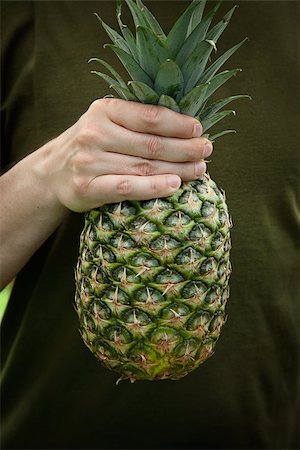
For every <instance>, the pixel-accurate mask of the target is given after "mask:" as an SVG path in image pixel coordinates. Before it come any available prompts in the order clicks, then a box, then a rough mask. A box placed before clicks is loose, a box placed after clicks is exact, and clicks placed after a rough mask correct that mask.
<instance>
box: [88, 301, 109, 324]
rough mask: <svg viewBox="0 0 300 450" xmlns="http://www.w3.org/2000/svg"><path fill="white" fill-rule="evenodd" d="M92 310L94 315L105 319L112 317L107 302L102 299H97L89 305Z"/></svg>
mask: <svg viewBox="0 0 300 450" xmlns="http://www.w3.org/2000/svg"><path fill="white" fill-rule="evenodd" d="M89 310H90V312H91V313H92V314H93V315H94V317H95V318H96V319H97V318H101V319H104V320H108V319H109V318H110V317H111V310H110V308H109V306H107V304H106V303H105V302H103V301H101V300H98V299H95V300H94V301H93V302H92V303H91V304H90V305H89Z"/></svg>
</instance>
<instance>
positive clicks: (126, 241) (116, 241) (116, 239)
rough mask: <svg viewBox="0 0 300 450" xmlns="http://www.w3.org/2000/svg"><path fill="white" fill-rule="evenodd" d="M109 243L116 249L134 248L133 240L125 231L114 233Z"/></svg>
mask: <svg viewBox="0 0 300 450" xmlns="http://www.w3.org/2000/svg"><path fill="white" fill-rule="evenodd" d="M111 243H112V245H113V246H114V247H115V248H117V249H118V250H122V249H130V248H135V242H134V240H133V239H131V237H130V236H128V234H125V233H116V234H115V235H114V236H113V237H112V238H111Z"/></svg>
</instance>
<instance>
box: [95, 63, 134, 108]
mask: <svg viewBox="0 0 300 450" xmlns="http://www.w3.org/2000/svg"><path fill="white" fill-rule="evenodd" d="M91 73H93V74H95V75H97V76H98V77H100V78H102V79H103V80H104V81H106V83H108V85H109V87H110V88H112V89H114V90H115V91H116V92H117V94H118V95H120V97H121V98H123V99H124V100H133V101H135V100H137V98H136V97H135V96H134V95H133V94H132V93H131V92H130V90H129V89H128V88H127V86H126V85H125V86H124V85H123V84H122V85H121V84H119V83H118V82H117V81H116V80H114V79H113V78H112V77H110V76H109V75H107V74H106V73H102V72H97V71H96V70H92V71H91Z"/></svg>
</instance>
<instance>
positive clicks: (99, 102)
mask: <svg viewBox="0 0 300 450" xmlns="http://www.w3.org/2000/svg"><path fill="white" fill-rule="evenodd" d="M115 100H116V99H115V98H109V97H108V98H97V99H96V100H94V101H93V102H92V103H91V104H90V107H89V109H90V110H94V111H95V110H96V111H99V110H102V109H103V108H104V109H105V108H106V107H107V106H109V105H111V103H112V102H114V101H115Z"/></svg>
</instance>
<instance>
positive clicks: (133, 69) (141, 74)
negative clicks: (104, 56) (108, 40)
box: [106, 44, 153, 87]
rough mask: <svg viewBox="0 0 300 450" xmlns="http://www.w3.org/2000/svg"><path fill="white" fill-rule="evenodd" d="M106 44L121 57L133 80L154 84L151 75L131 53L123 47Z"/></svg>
mask: <svg viewBox="0 0 300 450" xmlns="http://www.w3.org/2000/svg"><path fill="white" fill-rule="evenodd" d="M106 46H107V47H110V48H111V49H112V50H113V51H114V52H115V54H116V55H117V57H118V58H119V60H120V61H121V63H122V64H123V66H124V67H125V69H126V70H127V72H128V73H129V75H130V77H131V78H132V79H133V80H136V81H141V82H142V83H146V84H148V85H149V86H150V87H152V86H153V83H152V80H151V78H150V77H149V75H148V74H147V73H146V72H145V71H144V70H143V69H142V68H141V66H140V65H139V64H138V63H137V62H136V61H135V60H134V59H133V57H132V56H131V55H129V54H128V53H126V52H125V51H124V50H123V49H121V48H120V47H118V46H116V45H111V44H106Z"/></svg>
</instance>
